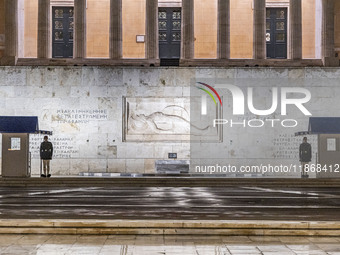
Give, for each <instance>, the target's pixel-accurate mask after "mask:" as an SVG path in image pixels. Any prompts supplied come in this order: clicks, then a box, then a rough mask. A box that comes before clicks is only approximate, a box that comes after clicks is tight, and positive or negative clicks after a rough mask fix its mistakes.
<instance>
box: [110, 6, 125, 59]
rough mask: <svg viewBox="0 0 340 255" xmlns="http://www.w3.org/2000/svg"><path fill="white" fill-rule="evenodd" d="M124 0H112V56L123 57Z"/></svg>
mask: <svg viewBox="0 0 340 255" xmlns="http://www.w3.org/2000/svg"><path fill="white" fill-rule="evenodd" d="M122 41H123V36H122V0H110V58H111V59H121V58H122V55H123V48H122V47H123V46H122Z"/></svg>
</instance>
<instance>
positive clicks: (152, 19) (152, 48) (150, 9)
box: [145, 0, 159, 59]
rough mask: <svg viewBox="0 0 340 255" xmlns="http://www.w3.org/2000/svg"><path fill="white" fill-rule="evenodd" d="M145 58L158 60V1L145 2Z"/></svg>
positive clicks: (148, 0) (147, 0) (149, 0)
mask: <svg viewBox="0 0 340 255" xmlns="http://www.w3.org/2000/svg"><path fill="white" fill-rule="evenodd" d="M145 55H146V58H147V59H158V58H159V54H158V1H157V0H146V54H145Z"/></svg>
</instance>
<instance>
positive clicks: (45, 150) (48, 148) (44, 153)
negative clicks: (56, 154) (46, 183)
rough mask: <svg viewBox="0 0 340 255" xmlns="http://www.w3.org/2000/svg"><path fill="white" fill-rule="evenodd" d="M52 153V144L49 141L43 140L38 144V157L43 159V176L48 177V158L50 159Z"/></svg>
mask: <svg viewBox="0 0 340 255" xmlns="http://www.w3.org/2000/svg"><path fill="white" fill-rule="evenodd" d="M52 155H53V145H52V143H51V142H49V141H43V142H42V143H41V144H40V158H41V159H42V161H43V165H44V173H45V176H43V177H50V176H51V175H50V160H51V159H52Z"/></svg>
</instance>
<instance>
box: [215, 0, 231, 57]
mask: <svg viewBox="0 0 340 255" xmlns="http://www.w3.org/2000/svg"><path fill="white" fill-rule="evenodd" d="M217 29H218V42H217V45H218V47H217V57H218V58H219V59H229V58H230V0H218V28H217Z"/></svg>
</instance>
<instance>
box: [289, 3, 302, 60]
mask: <svg viewBox="0 0 340 255" xmlns="http://www.w3.org/2000/svg"><path fill="white" fill-rule="evenodd" d="M289 11H290V15H289V19H290V20H289V23H290V57H291V59H293V60H298V59H302V5H301V0H290V3H289Z"/></svg>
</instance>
